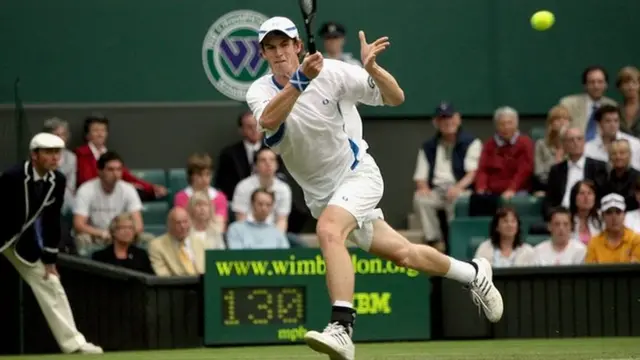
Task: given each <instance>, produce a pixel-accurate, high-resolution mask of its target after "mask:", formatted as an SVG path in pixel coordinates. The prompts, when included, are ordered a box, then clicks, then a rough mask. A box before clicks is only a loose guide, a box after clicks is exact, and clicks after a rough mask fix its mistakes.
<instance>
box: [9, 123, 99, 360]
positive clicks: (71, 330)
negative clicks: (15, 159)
mask: <svg viewBox="0 0 640 360" xmlns="http://www.w3.org/2000/svg"><path fill="white" fill-rule="evenodd" d="M64 147H65V144H64V141H63V140H62V139H61V138H60V137H58V136H56V135H53V134H48V133H40V134H37V135H36V136H34V137H33V139H31V142H30V145H29V149H30V151H31V155H30V160H29V161H25V162H22V163H19V164H18V165H16V166H14V167H12V168H10V169H8V170H7V171H5V172H4V173H3V174H2V175H1V176H0V191H1V192H2V204H1V205H2V206H0V219H1V220H0V221H1V222H2V226H0V252H2V254H3V255H4V256H5V257H6V258H7V259H8V260H9V262H10V263H11V264H12V265H13V267H14V268H15V269H16V270H17V271H18V273H19V274H20V276H21V277H22V278H23V279H24V281H25V282H26V283H27V284H29V287H31V290H32V291H33V295H34V296H35V298H36V300H37V301H38V304H39V305H40V308H41V309H42V313H43V315H44V317H45V319H46V320H47V323H48V324H49V327H50V328H51V332H52V333H53V336H54V337H55V339H56V341H57V342H58V345H59V346H60V348H61V350H62V351H63V352H65V353H74V352H78V353H85V354H101V353H102V349H101V348H100V347H98V346H95V345H93V344H91V343H89V342H87V341H86V340H85V338H84V336H83V335H82V334H81V333H80V332H79V331H78V329H77V328H76V325H75V321H74V319H73V314H72V312H71V307H70V305H69V300H68V299H67V296H66V294H65V291H64V288H63V287H62V284H61V283H60V276H59V275H58V271H57V269H56V259H57V255H58V244H59V243H60V237H61V227H60V223H61V220H62V219H61V209H62V204H63V202H64V193H65V187H66V180H65V177H64V175H62V173H61V172H59V171H57V170H56V168H57V167H58V163H59V161H60V156H61V150H62V149H64Z"/></svg>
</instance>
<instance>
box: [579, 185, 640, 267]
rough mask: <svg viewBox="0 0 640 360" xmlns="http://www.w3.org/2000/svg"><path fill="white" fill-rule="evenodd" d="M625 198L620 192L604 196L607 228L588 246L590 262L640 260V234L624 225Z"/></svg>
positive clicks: (588, 261) (586, 260)
mask: <svg viewBox="0 0 640 360" xmlns="http://www.w3.org/2000/svg"><path fill="white" fill-rule="evenodd" d="M625 209H626V206H625V199H624V198H623V197H622V196H621V195H618V194H609V195H606V196H604V197H603V198H602V206H601V210H602V214H603V217H604V224H605V228H604V231H603V232H602V233H600V234H599V235H597V236H595V237H594V238H593V239H591V241H589V245H588V247H587V256H586V258H585V262H586V263H588V264H606V263H629V262H639V261H640V234H637V233H635V232H633V231H632V230H631V229H628V228H626V227H625V226H624V213H625Z"/></svg>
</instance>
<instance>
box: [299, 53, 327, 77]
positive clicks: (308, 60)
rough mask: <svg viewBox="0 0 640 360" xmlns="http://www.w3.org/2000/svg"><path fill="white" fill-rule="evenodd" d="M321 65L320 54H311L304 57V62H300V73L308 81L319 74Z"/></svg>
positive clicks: (322, 61) (322, 62) (322, 60)
mask: <svg viewBox="0 0 640 360" xmlns="http://www.w3.org/2000/svg"><path fill="white" fill-rule="evenodd" d="M323 64H324V59H323V58H322V54H321V53H320V52H317V51H316V52H315V53H313V54H307V55H305V57H304V60H302V67H301V71H302V73H303V74H304V75H305V76H306V77H308V78H309V79H315V78H316V77H317V76H318V74H320V71H321V70H322V65H323Z"/></svg>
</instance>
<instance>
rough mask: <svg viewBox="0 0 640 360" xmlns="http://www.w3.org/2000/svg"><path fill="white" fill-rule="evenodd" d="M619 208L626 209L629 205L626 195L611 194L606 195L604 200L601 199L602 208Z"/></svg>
mask: <svg viewBox="0 0 640 360" xmlns="http://www.w3.org/2000/svg"><path fill="white" fill-rule="evenodd" d="M613 208H615V209H618V210H620V211H625V210H626V209H627V206H626V204H625V201H624V197H622V195H619V194H609V195H605V196H604V197H603V198H602V200H600V210H601V211H602V212H605V211H607V210H609V209H613Z"/></svg>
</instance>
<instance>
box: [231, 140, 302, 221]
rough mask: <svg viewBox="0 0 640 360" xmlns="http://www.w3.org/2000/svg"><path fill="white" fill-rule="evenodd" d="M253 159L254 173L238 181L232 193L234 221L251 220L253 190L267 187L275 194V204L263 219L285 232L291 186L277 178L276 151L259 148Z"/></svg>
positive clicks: (289, 209) (289, 206)
mask: <svg viewBox="0 0 640 360" xmlns="http://www.w3.org/2000/svg"><path fill="white" fill-rule="evenodd" d="M255 156H256V159H255V169H256V172H255V174H253V175H251V176H249V177H248V178H246V179H244V180H242V181H240V182H239V183H238V185H237V186H236V189H235V191H234V195H233V202H232V203H231V209H232V210H233V212H234V213H235V218H236V221H242V220H245V219H246V218H249V220H251V218H250V217H251V216H252V215H251V208H252V203H253V201H252V199H251V196H252V194H253V192H254V191H256V190H257V189H259V188H263V189H267V190H269V191H272V192H273V193H274V194H275V204H274V206H272V207H271V211H272V212H271V214H269V216H268V217H267V219H266V220H265V221H266V222H267V223H269V224H274V225H275V226H276V227H277V228H278V229H280V231H282V232H283V233H286V232H287V218H288V216H289V213H290V212H291V188H290V187H289V185H288V184H287V183H286V182H284V181H282V180H280V179H278V177H277V176H276V171H278V160H277V157H276V153H274V152H273V150H271V149H269V148H262V149H259V150H258V151H257V152H256V154H255Z"/></svg>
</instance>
